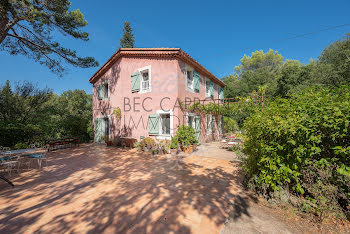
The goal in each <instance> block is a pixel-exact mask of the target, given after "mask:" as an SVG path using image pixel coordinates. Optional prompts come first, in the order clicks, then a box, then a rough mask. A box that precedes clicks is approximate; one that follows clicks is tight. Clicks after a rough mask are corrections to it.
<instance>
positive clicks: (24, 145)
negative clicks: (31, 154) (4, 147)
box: [13, 142, 29, 150]
mask: <svg viewBox="0 0 350 234" xmlns="http://www.w3.org/2000/svg"><path fill="white" fill-rule="evenodd" d="M28 147H29V146H28V144H26V143H21V142H20V143H17V144H16V145H15V146H14V147H13V148H14V149H15V150H17V149H27V148H28Z"/></svg>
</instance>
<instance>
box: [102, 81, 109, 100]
mask: <svg viewBox="0 0 350 234" xmlns="http://www.w3.org/2000/svg"><path fill="white" fill-rule="evenodd" d="M106 84H107V90H106ZM102 85H103V97H102V100H108V99H109V94H110V93H109V83H108V81H104V82H103V83H102ZM106 91H107V97H106Z"/></svg>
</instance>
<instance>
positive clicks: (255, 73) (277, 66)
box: [223, 49, 284, 97]
mask: <svg viewBox="0 0 350 234" xmlns="http://www.w3.org/2000/svg"><path fill="white" fill-rule="evenodd" d="M283 60H284V58H283V57H282V55H280V54H279V53H278V51H274V50H271V49H270V50H269V51H268V52H266V53H264V52H263V51H255V52H253V53H252V55H251V56H247V55H244V56H243V58H242V59H241V64H240V65H239V66H236V67H235V73H234V75H231V76H228V77H225V78H224V79H223V80H224V82H225V83H226V84H227V87H226V88H225V97H236V96H247V95H249V94H251V92H252V91H254V90H258V89H259V87H261V86H264V85H266V86H267V90H266V95H267V96H274V95H275V92H276V89H277V80H278V78H279V76H280V73H281V68H282V65H283Z"/></svg>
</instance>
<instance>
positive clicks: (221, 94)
mask: <svg viewBox="0 0 350 234" xmlns="http://www.w3.org/2000/svg"><path fill="white" fill-rule="evenodd" d="M220 98H221V99H223V98H224V88H220Z"/></svg>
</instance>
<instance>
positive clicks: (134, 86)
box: [131, 72, 141, 92]
mask: <svg viewBox="0 0 350 234" xmlns="http://www.w3.org/2000/svg"><path fill="white" fill-rule="evenodd" d="M140 79H141V74H140V73H139V72H135V73H134V74H132V75H131V92H138V91H140Z"/></svg>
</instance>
